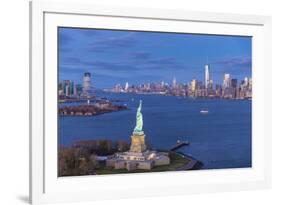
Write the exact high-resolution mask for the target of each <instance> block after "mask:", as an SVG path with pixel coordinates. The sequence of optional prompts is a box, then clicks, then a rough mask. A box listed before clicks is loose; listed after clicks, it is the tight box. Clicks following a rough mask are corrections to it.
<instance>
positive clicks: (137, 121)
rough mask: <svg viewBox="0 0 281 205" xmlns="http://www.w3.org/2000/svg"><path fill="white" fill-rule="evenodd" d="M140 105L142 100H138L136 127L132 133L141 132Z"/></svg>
mask: <svg viewBox="0 0 281 205" xmlns="http://www.w3.org/2000/svg"><path fill="white" fill-rule="evenodd" d="M141 107H142V101H141V100H140V104H139V107H138V109H137V116H136V127H135V129H134V134H139V135H141V134H143V131H142V126H143V119H142V114H141Z"/></svg>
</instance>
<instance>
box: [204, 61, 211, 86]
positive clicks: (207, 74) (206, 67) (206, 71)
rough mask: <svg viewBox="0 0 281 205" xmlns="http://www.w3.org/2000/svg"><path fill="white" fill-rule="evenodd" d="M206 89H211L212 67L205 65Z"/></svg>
mask: <svg viewBox="0 0 281 205" xmlns="http://www.w3.org/2000/svg"><path fill="white" fill-rule="evenodd" d="M205 88H206V89H208V88H210V65H209V64H206V65H205Z"/></svg>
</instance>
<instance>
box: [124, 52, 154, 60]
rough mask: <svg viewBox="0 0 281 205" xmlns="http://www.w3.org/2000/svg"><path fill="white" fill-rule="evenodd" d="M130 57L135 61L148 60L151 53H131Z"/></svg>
mask: <svg viewBox="0 0 281 205" xmlns="http://www.w3.org/2000/svg"><path fill="white" fill-rule="evenodd" d="M129 57H130V58H132V59H134V60H147V59H149V58H150V57H151V53H149V52H145V51H138V52H131V53H129Z"/></svg>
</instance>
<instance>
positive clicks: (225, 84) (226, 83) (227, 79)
mask: <svg viewBox="0 0 281 205" xmlns="http://www.w3.org/2000/svg"><path fill="white" fill-rule="evenodd" d="M230 84H231V81H230V74H229V73H225V74H224V77H223V88H224V89H225V88H229V87H230Z"/></svg>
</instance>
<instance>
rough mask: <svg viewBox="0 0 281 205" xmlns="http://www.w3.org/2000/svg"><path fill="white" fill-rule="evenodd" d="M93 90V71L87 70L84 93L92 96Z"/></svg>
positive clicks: (84, 79) (84, 78)
mask: <svg viewBox="0 0 281 205" xmlns="http://www.w3.org/2000/svg"><path fill="white" fill-rule="evenodd" d="M91 91H92V86H91V73H88V72H86V73H84V77H83V95H84V96H87V97H90V96H91Z"/></svg>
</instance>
